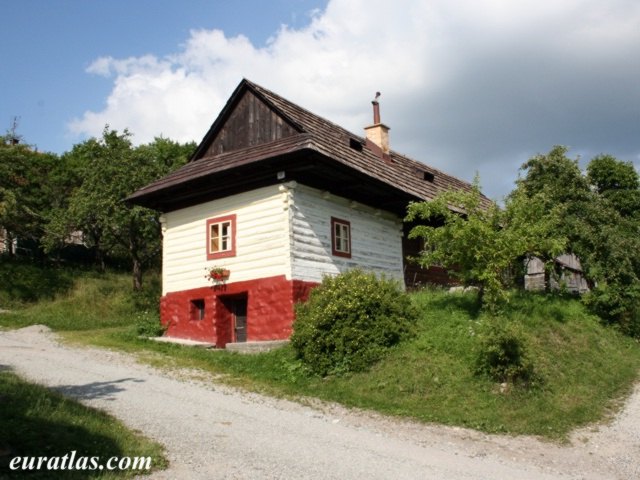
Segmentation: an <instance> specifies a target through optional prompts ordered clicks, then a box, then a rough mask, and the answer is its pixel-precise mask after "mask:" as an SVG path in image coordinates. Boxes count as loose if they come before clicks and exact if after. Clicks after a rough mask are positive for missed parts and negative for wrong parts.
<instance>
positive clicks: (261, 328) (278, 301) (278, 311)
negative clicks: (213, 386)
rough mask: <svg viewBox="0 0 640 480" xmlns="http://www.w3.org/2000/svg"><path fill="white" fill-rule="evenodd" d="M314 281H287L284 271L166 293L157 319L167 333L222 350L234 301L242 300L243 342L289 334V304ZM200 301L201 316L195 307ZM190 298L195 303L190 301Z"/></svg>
mask: <svg viewBox="0 0 640 480" xmlns="http://www.w3.org/2000/svg"><path fill="white" fill-rule="evenodd" d="M316 285H317V284H316V283H311V282H303V281H301V280H287V279H286V278H285V276H284V275H282V276H278V277H271V278H261V279H258V280H250V281H246V282H233V283H227V284H221V285H217V286H211V287H202V288H195V289H192V290H184V291H181V292H171V293H168V294H167V295H165V296H164V297H162V299H161V300H160V320H161V321H162V323H163V325H165V326H166V327H167V333H166V335H167V336H169V337H178V338H187V339H190V340H200V341H204V342H210V343H215V345H216V346H217V347H219V348H224V346H225V345H226V344H227V343H230V342H233V341H235V339H234V338H233V337H234V329H233V314H232V312H231V311H230V309H229V305H230V302H231V301H232V300H233V299H238V298H246V299H247V341H249V342H253V341H260V340H284V339H287V338H289V336H290V335H291V331H292V325H293V320H294V310H293V308H294V304H295V303H296V302H300V301H304V300H306V299H307V297H308V296H309V292H310V291H311V289H312V288H313V287H314V286H316ZM202 301H203V302H204V318H202V319H200V318H199V316H200V315H199V311H198V308H197V306H196V305H201V302H202ZM194 302H195V303H194Z"/></svg>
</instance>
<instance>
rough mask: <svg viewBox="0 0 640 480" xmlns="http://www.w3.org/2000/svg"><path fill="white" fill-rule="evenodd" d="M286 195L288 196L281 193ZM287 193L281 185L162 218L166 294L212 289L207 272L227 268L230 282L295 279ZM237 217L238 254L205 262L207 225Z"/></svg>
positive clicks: (215, 201) (207, 203) (214, 201)
mask: <svg viewBox="0 0 640 480" xmlns="http://www.w3.org/2000/svg"><path fill="white" fill-rule="evenodd" d="M283 190H284V191H283ZM288 204H289V194H288V193H287V191H286V190H285V189H281V188H280V187H279V186H278V185H274V186H270V187H265V188H261V189H257V190H253V191H250V192H245V193H241V194H238V195H233V196H230V197H226V198H223V199H219V200H213V201H211V202H206V203H202V204H200V205H195V206H193V207H188V208H184V209H181V210H176V211H174V212H169V213H166V214H165V215H164V224H163V231H164V238H163V262H162V264H163V274H162V280H163V281H162V286H163V287H162V290H163V294H166V293H169V292H176V291H181V290H188V289H191V288H198V287H204V286H209V285H211V282H210V281H208V280H206V279H205V278H204V277H205V274H206V271H205V268H206V267H211V266H214V265H215V266H219V267H224V268H228V269H229V270H230V271H231V276H230V278H229V280H228V282H237V281H244V280H253V279H257V278H265V277H271V276H277V275H286V276H287V277H288V278H290V277H291V263H290V259H289V249H290V234H289V225H290V223H289V213H288V211H287V209H288ZM230 214H236V255H235V256H234V257H229V258H220V259H216V260H207V252H206V235H207V231H206V221H207V219H209V218H214V217H220V216H223V215H230Z"/></svg>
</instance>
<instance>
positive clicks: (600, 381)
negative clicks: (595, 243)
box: [0, 275, 640, 438]
mask: <svg viewBox="0 0 640 480" xmlns="http://www.w3.org/2000/svg"><path fill="white" fill-rule="evenodd" d="M128 289H129V279H128V277H127V276H124V275H107V276H105V277H97V276H91V275H87V276H83V277H82V278H80V279H78V280H77V281H76V282H75V284H74V287H73V288H71V289H69V290H68V291H67V292H66V293H64V294H60V295H58V296H57V297H56V298H54V299H52V300H41V301H39V302H37V303H35V304H33V305H31V306H27V307H22V308H21V309H19V310H17V311H15V312H14V313H12V314H10V315H6V314H3V315H0V325H4V326H13V327H15V326H19V325H26V324H29V323H44V324H47V325H49V326H51V327H52V328H54V329H58V330H66V331H67V332H66V333H65V336H66V337H67V338H68V339H70V340H74V341H81V342H85V343H92V344H95V345H99V346H105V347H109V348H117V349H122V350H127V351H131V352H143V353H144V355H142V357H143V358H145V359H147V360H148V361H153V362H155V363H157V364H161V365H167V366H171V367H174V366H176V367H181V366H188V367H197V368H201V369H204V370H207V371H210V372H214V373H217V374H224V375H222V376H221V377H220V378H222V379H223V380H224V381H226V382H228V383H231V384H234V385H238V386H243V387H245V388H251V389H257V390H261V391H265V392H268V393H272V394H277V395H288V396H313V397H318V398H321V399H325V400H329V401H337V402H341V403H343V404H345V405H350V406H357V407H362V408H368V409H374V410H378V411H381V412H384V413H389V414H393V415H401V416H407V417H413V418H416V419H419V420H422V421H427V422H438V423H444V424H448V425H459V426H466V427H471V428H476V429H479V430H482V431H486V432H508V433H513V434H536V435H542V436H546V437H549V438H562V437H564V436H566V434H567V433H568V432H569V431H570V430H571V429H573V428H575V427H577V426H580V425H584V424H586V423H589V422H594V421H598V420H600V419H602V418H604V417H606V416H607V415H608V414H609V413H610V412H611V411H612V410H614V409H615V408H616V406H617V405H618V404H619V402H618V400H620V399H621V398H623V396H624V395H625V394H627V393H628V392H629V390H630V387H631V385H632V384H633V382H634V381H635V380H637V378H638V373H639V372H640V345H639V344H638V342H637V341H634V340H631V339H630V338H628V337H625V336H622V335H620V334H619V333H617V332H616V331H615V330H614V329H612V328H608V327H604V326H602V325H601V323H600V322H599V321H598V319H597V318H595V317H594V316H591V315H589V314H587V313H586V312H585V310H584V309H583V307H582V305H581V303H580V302H579V301H578V300H577V299H572V298H562V297H559V296H547V295H533V294H524V293H523V294H515V295H514V296H513V297H512V299H511V302H510V305H509V307H508V308H507V309H506V310H505V311H504V312H503V314H502V316H501V317H500V318H492V317H489V316H487V315H486V314H484V313H481V312H478V310H477V306H476V302H475V298H474V295H473V294H448V293H445V292H442V291H430V290H425V291H422V292H418V293H415V294H413V296H412V298H413V301H414V302H415V303H416V305H417V306H418V307H419V308H420V311H421V319H420V322H419V325H418V333H417V335H416V336H415V338H414V339H413V340H412V341H409V342H406V343H404V344H402V345H400V346H399V347H396V348H395V349H393V350H392V351H391V352H390V353H389V354H388V355H387V356H386V357H385V358H384V359H383V360H382V361H381V362H380V363H378V364H377V365H375V366H374V367H373V368H372V369H371V370H370V371H369V372H365V373H359V374H352V375H348V376H337V377H328V378H319V377H314V376H311V375H309V374H308V373H307V372H306V370H305V368H304V367H303V366H302V364H301V363H299V362H298V361H297V360H296V359H295V358H294V355H293V351H292V350H291V348H289V347H285V348H282V349H280V350H277V351H274V352H269V353H265V354H260V355H255V356H241V355H238V354H231V353H228V352H224V351H203V350H200V349H189V348H185V347H179V346H175V345H167V344H158V343H155V342H151V341H147V340H141V339H139V338H138V337H137V334H136V333H135V329H134V326H133V325H134V323H135V319H136V317H137V316H140V315H141V309H142V308H143V307H145V305H146V307H145V308H148V302H147V301H146V300H145V301H142V302H141V301H139V300H140V299H136V298H133V297H131V295H130V294H129V293H128ZM152 295H153V292H151V293H148V294H147V296H146V297H144V298H143V300H144V299H148V298H149V296H152ZM496 322H502V323H505V324H508V325H509V326H511V327H514V328H516V330H517V331H518V335H519V337H520V339H521V340H522V342H523V345H524V346H525V347H526V353H527V358H528V359H529V361H530V363H531V365H532V367H533V369H534V370H535V382H533V386H531V388H525V387H523V386H518V385H516V384H514V383H513V382H507V383H506V384H502V385H501V382H500V381H496V380H495V379H492V378H490V377H489V376H487V375H479V374H477V373H476V371H477V359H478V356H479V352H480V351H481V350H482V348H483V347H482V345H483V339H484V338H485V337H486V331H487V328H488V326H490V325H492V324H495V323H496ZM485 348H486V347H485ZM150 359H151V360H150Z"/></svg>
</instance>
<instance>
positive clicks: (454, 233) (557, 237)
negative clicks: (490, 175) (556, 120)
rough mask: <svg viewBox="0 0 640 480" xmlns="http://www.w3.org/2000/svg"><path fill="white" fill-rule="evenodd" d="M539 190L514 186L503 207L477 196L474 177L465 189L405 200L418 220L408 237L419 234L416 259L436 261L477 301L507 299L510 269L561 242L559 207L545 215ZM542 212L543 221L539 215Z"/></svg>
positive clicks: (548, 255)
mask: <svg viewBox="0 0 640 480" xmlns="http://www.w3.org/2000/svg"><path fill="white" fill-rule="evenodd" d="M545 208H546V205H545V198H544V196H543V195H542V194H534V195H533V197H532V198H528V197H526V196H525V195H524V194H523V193H522V192H515V193H514V194H512V195H511V196H509V197H508V198H507V200H506V204H505V208H504V209H501V208H500V207H499V206H498V205H497V204H495V203H490V204H487V202H486V201H483V197H482V195H481V193H480V189H479V187H478V184H477V181H476V182H475V183H474V185H473V188H472V189H471V190H470V191H448V192H445V193H443V194H440V195H438V196H437V197H436V198H435V199H433V200H432V201H430V202H419V203H412V204H410V205H409V208H408V214H407V218H406V220H407V221H412V222H415V221H421V222H424V223H423V224H421V225H418V226H416V227H414V228H413V229H412V230H411V232H410V234H409V238H421V239H423V241H424V245H425V247H424V251H423V252H422V253H421V255H420V257H419V258H418V259H417V261H418V262H419V263H420V264H421V265H422V266H424V267H429V266H432V265H439V266H442V267H444V268H446V269H447V270H448V272H449V274H450V275H452V276H453V277H456V278H458V279H459V280H460V281H462V282H463V284H465V285H476V286H478V287H479V289H480V295H479V297H480V301H481V302H482V304H483V306H484V307H486V308H488V309H489V310H492V311H495V310H496V309H498V308H499V306H500V304H501V303H502V302H504V301H505V300H506V299H507V296H506V289H507V288H508V287H509V286H510V285H511V282H512V280H513V275H512V274H513V272H514V271H519V270H520V268H518V267H519V265H521V264H522V261H523V258H524V257H526V256H527V255H536V256H538V257H540V258H543V259H553V258H554V257H555V256H557V255H558V254H560V253H561V252H562V250H563V249H564V247H565V245H566V239H565V238H564V236H562V235H561V234H558V233H557V232H558V225H559V224H560V219H561V214H562V211H561V209H560V208H551V209H550V210H548V211H547V213H546V215H545V213H544V212H545ZM540 218H543V219H544V220H543V221H540V220H539V219H540Z"/></svg>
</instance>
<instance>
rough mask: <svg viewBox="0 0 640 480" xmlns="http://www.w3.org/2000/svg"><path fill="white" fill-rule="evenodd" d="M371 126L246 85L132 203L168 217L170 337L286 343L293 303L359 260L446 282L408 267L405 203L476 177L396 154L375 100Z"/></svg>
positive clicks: (405, 276)
mask: <svg viewBox="0 0 640 480" xmlns="http://www.w3.org/2000/svg"><path fill="white" fill-rule="evenodd" d="M365 131H366V135H365V137H364V138H363V137H360V136H358V135H354V134H353V133H350V132H348V131H346V130H345V129H343V128H341V127H339V126H337V125H335V124H333V123H331V122H329V121H327V120H324V119H322V118H320V117H318V116H317V115H314V114H313V113H311V112H309V111H307V110H304V109H303V108H301V107H299V106H298V105H295V104H294V103H292V102H289V101H288V100H286V99H284V98H282V97H280V96H279V95H276V94H275V93H273V92H271V91H269V90H267V89H265V88H263V87H261V86H259V85H256V84H255V83H252V82H250V81H248V80H243V81H242V82H241V83H240V84H239V85H238V87H237V88H236V90H235V91H234V92H233V94H232V95H231V97H230V99H229V100H228V102H227V104H226V105H225V107H224V108H223V109H222V111H221V113H220V115H219V116H218V118H217V119H216V120H215V122H214V123H213V125H212V126H211V128H210V130H209V132H208V133H207V134H206V136H205V137H204V139H203V140H202V142H201V144H200V146H199V147H198V148H197V150H196V152H195V153H194V155H193V156H192V158H191V160H190V162H189V163H188V164H187V165H185V166H184V167H182V168H181V169H179V170H177V171H176V172H173V173H172V174H170V175H168V176H166V177H164V178H162V179H160V180H158V181H156V182H154V183H152V184H151V185H148V186H147V187H145V188H143V189H141V190H139V191H138V192H136V193H134V194H133V195H132V196H131V197H129V199H128V201H130V202H132V203H135V204H139V205H143V206H147V207H150V208H154V209H157V210H160V211H161V212H163V216H162V232H163V238H164V240H163V259H162V265H163V274H162V284H163V291H162V299H161V321H162V322H163V323H164V324H165V325H166V326H167V327H168V329H167V333H166V335H168V336H173V337H180V338H187V339H193V340H201V341H207V342H211V343H215V344H216V346H218V347H220V348H223V347H224V346H225V345H226V344H228V343H233V342H246V341H251V342H254V341H266V340H279V339H286V338H288V337H289V335H290V334H291V331H292V324H293V321H294V304H295V303H296V302H299V301H302V300H304V299H306V298H307V296H308V294H309V291H310V289H311V288H313V287H314V286H315V285H317V284H318V283H319V282H320V281H321V280H322V277H323V276H324V275H334V274H337V273H339V272H343V271H345V270H348V269H350V268H354V267H360V268H362V269H364V270H367V271H372V272H376V273H379V274H384V275H385V276H387V277H391V278H395V279H397V280H398V281H399V282H401V283H405V284H407V285H412V284H415V283H417V282H425V281H430V282H436V283H437V282H444V281H446V275H445V274H444V272H442V271H439V270H438V269H430V270H422V269H420V268H418V267H417V266H415V265H413V264H411V263H409V262H408V261H407V256H410V255H415V254H417V253H418V251H419V245H418V243H417V242H415V241H410V240H408V239H407V238H406V232H407V231H408V229H409V228H410V226H407V225H404V224H403V221H402V219H403V217H404V215H405V211H406V206H407V204H408V203H409V202H410V201H416V200H417V201H420V200H429V199H431V198H433V197H434V196H435V195H436V194H437V193H439V192H441V191H444V190H446V189H451V188H456V189H468V188H470V187H469V184H468V183H465V182H463V181H461V180H458V179H456V178H454V177H451V176H449V175H446V174H444V173H442V172H440V171H438V170H435V169H433V168H431V167H428V166H426V165H424V164H422V163H419V162H416V161H414V160H411V159H409V158H407V157H405V156H402V155H400V154H397V153H395V152H393V151H391V150H390V149H389V141H388V131H389V129H388V127H386V126H385V125H384V124H382V123H381V122H380V116H379V110H378V105H377V102H375V101H374V124H373V125H371V126H370V127H367V128H366V129H365ZM212 269H213V271H214V273H215V274H214V277H216V278H211V276H210V272H211V271H212Z"/></svg>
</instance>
